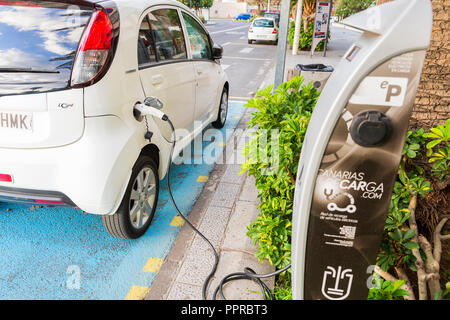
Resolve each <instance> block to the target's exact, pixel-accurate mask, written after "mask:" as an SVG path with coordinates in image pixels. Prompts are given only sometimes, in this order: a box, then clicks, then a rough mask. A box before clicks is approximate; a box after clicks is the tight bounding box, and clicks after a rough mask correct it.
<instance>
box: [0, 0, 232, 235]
mask: <svg viewBox="0 0 450 320" xmlns="http://www.w3.org/2000/svg"><path fill="white" fill-rule="evenodd" d="M221 56H222V48H221V47H220V46H218V45H214V44H213V41H212V40H211V37H210V36H209V34H208V31H207V30H206V29H205V28H204V26H203V25H202V23H201V22H200V20H199V19H198V18H197V17H196V16H195V15H193V14H192V13H191V11H190V10H189V8H187V7H186V6H184V5H182V4H181V3H180V2H178V1H172V0H145V1H144V0H143V1H133V0H114V1H110V0H107V1H100V0H70V1H67V0H61V1H58V0H55V1H36V0H26V1H1V3H0V201H15V202H25V203H32V204H43V205H61V206H70V207H77V208H80V209H81V210H83V211H86V212H89V213H93V214H99V215H102V219H103V223H104V226H105V228H106V230H107V231H108V232H109V233H110V234H112V235H113V236H115V237H120V238H126V239H134V238H138V237H140V236H141V235H142V234H144V232H145V231H146V230H147V228H148V227H149V225H150V223H151V220H152V218H153V215H154V213H155V209H156V205H157V201H158V192H159V181H160V180H161V179H163V178H164V176H165V175H166V172H167V163H168V160H169V159H168V158H169V157H170V148H171V144H170V140H171V131H170V127H168V126H167V123H164V122H162V121H161V120H159V119H155V118H153V117H147V118H146V119H142V117H137V116H136V114H134V112H133V110H134V108H135V106H136V105H139V104H142V103H144V102H145V101H146V99H150V100H152V99H153V100H155V99H154V98H157V99H159V100H160V101H161V102H162V104H163V109H162V111H163V112H164V113H165V114H167V115H168V116H169V117H170V119H171V121H172V122H173V124H174V126H175V128H176V129H185V130H188V132H189V134H188V135H187V136H185V137H184V138H183V139H182V140H180V141H177V148H176V150H175V152H174V154H175V155H176V154H178V153H179V152H180V151H181V150H182V149H183V148H184V147H185V146H187V145H188V144H190V142H191V140H192V139H193V138H194V136H196V135H197V134H199V133H201V131H202V130H203V128H205V127H206V126H208V125H209V124H210V123H212V124H213V126H215V127H216V128H221V127H223V125H224V123H225V121H226V115H227V108H228V92H229V84H228V81H227V78H226V75H225V73H224V71H223V69H222V67H221V66H220V62H219V61H220V58H221ZM194 122H196V123H201V125H200V126H195V127H194ZM148 132H150V134H149V133H148ZM148 138H149V139H148Z"/></svg>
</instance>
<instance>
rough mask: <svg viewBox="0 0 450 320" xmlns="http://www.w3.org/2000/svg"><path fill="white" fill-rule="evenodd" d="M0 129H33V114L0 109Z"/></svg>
mask: <svg viewBox="0 0 450 320" xmlns="http://www.w3.org/2000/svg"><path fill="white" fill-rule="evenodd" d="M0 130H8V131H28V132H32V131H33V114H32V113H21V112H4V111H0Z"/></svg>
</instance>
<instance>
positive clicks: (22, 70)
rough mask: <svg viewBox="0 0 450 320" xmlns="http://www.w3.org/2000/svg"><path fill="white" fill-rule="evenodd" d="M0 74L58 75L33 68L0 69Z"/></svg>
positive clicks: (53, 71) (54, 71)
mask: <svg viewBox="0 0 450 320" xmlns="http://www.w3.org/2000/svg"><path fill="white" fill-rule="evenodd" d="M0 73H59V71H58V70H46V69H33V68H0Z"/></svg>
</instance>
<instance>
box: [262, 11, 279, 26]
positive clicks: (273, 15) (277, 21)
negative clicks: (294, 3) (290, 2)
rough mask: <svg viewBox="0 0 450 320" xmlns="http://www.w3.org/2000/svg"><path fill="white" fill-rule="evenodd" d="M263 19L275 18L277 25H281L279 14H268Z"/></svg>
mask: <svg viewBox="0 0 450 320" xmlns="http://www.w3.org/2000/svg"><path fill="white" fill-rule="evenodd" d="M263 18H274V19H275V21H276V23H277V24H279V23H280V14H279V13H278V12H266V13H264V16H263Z"/></svg>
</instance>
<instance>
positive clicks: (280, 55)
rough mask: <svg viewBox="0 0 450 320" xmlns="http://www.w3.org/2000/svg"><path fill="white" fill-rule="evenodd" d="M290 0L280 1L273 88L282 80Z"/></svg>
mask: <svg viewBox="0 0 450 320" xmlns="http://www.w3.org/2000/svg"><path fill="white" fill-rule="evenodd" d="M290 8H291V0H282V1H281V16H280V33H279V36H278V48H277V60H276V65H275V81H274V83H273V88H274V89H276V88H278V86H279V85H280V84H282V83H283V81H284V64H285V62H286V46H287V36H288V24H289V9H290Z"/></svg>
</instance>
